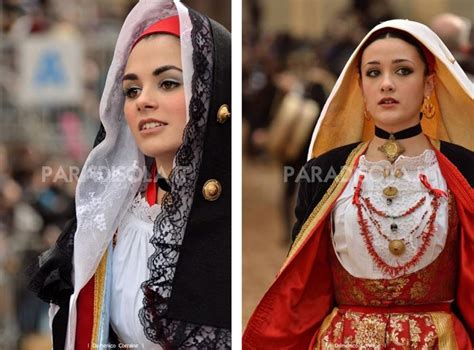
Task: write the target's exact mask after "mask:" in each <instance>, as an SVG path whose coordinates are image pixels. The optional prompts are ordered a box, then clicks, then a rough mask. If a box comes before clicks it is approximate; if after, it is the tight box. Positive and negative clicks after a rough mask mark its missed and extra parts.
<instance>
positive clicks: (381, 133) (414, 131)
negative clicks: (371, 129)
mask: <svg viewBox="0 0 474 350" xmlns="http://www.w3.org/2000/svg"><path fill="white" fill-rule="evenodd" d="M418 134H421V124H420V123H418V124H416V125H415V126H412V127H411V128H408V129H404V130H401V131H398V132H396V133H391V132H387V131H385V130H383V129H380V128H379V127H377V126H376V127H375V136H377V137H380V138H381V139H385V140H388V139H389V138H390V135H393V138H394V139H395V140H403V139H407V138H409V137H413V136H416V135H418Z"/></svg>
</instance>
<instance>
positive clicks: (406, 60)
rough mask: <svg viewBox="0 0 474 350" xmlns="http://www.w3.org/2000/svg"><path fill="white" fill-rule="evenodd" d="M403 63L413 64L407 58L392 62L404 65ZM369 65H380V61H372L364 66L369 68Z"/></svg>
mask: <svg viewBox="0 0 474 350" xmlns="http://www.w3.org/2000/svg"><path fill="white" fill-rule="evenodd" d="M402 62H412V61H410V60H408V59H406V58H397V59H396V60H393V61H392V63H402ZM412 63H413V62H412ZM369 64H380V62H379V61H370V62H367V63H366V64H364V66H367V65H369Z"/></svg>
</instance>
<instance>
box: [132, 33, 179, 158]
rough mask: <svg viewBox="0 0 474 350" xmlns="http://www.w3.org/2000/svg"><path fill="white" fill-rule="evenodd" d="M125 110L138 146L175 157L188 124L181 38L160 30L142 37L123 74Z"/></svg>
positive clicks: (157, 155)
mask: <svg viewBox="0 0 474 350" xmlns="http://www.w3.org/2000/svg"><path fill="white" fill-rule="evenodd" d="M123 91H124V95H125V104H124V113H125V118H126V120H127V123H128V126H129V128H130V130H131V131H132V134H133V137H134V138H135V141H136V142H137V145H138V148H139V149H140V150H141V151H142V152H143V153H144V154H145V155H147V156H149V157H154V158H159V159H162V161H172V160H173V159H174V156H175V155H176V151H177V150H178V148H179V146H180V145H181V143H182V137H183V132H184V127H185V126H186V103H185V98H184V86H183V72H182V65H181V47H180V42H179V39H178V38H176V37H175V36H172V35H166V34H160V35H155V36H153V37H150V38H145V39H142V40H141V41H139V42H138V43H137V44H136V46H135V47H134V48H133V50H132V52H131V53H130V56H129V58H128V61H127V65H126V67H125V72H124V76H123Z"/></svg>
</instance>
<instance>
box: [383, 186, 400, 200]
mask: <svg viewBox="0 0 474 350" xmlns="http://www.w3.org/2000/svg"><path fill="white" fill-rule="evenodd" d="M383 194H384V196H385V197H387V198H393V197H396V196H397V195H398V188H396V187H395V186H387V187H385V188H384V189H383Z"/></svg>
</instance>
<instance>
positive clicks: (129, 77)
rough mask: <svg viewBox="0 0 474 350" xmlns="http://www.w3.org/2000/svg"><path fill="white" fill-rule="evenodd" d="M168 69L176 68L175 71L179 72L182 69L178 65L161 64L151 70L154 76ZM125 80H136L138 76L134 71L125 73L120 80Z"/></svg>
mask: <svg viewBox="0 0 474 350" xmlns="http://www.w3.org/2000/svg"><path fill="white" fill-rule="evenodd" d="M170 69H174V70H177V71H180V72H182V71H183V70H182V69H181V68H179V67H176V66H173V65H167V66H162V67H159V68H156V69H155V70H154V71H153V73H152V74H153V75H154V76H155V77H156V76H158V75H160V74H161V73H163V72H166V71H167V70H170ZM125 80H138V76H137V75H136V74H135V73H129V74H125V75H124V76H123V78H122V81H125Z"/></svg>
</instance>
